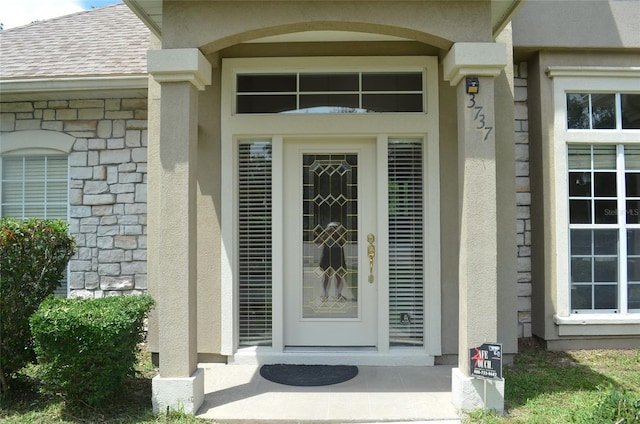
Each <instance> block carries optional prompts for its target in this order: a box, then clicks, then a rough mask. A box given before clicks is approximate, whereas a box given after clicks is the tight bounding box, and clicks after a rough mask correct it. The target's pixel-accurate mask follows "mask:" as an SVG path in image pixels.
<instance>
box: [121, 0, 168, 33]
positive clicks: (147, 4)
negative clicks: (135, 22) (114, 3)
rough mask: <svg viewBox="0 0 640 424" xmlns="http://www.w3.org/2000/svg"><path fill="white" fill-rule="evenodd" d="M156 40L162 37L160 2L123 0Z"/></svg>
mask: <svg viewBox="0 0 640 424" xmlns="http://www.w3.org/2000/svg"><path fill="white" fill-rule="evenodd" d="M123 1H124V4H126V5H127V6H128V7H129V9H131V11H133V13H135V14H136V15H137V16H138V18H140V20H141V21H142V22H143V23H144V24H145V25H146V26H147V28H149V30H151V32H152V33H153V34H154V35H155V36H156V37H158V38H160V37H161V35H162V0H123Z"/></svg>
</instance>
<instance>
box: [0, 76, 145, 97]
mask: <svg viewBox="0 0 640 424" xmlns="http://www.w3.org/2000/svg"><path fill="white" fill-rule="evenodd" d="M148 84H149V76H148V75H146V74H141V75H127V76H88V77H61V78H52V77H48V78H22V79H0V95H1V96H2V100H3V101H13V100H18V99H22V98H26V97H29V98H34V99H35V97H38V98H46V97H53V96H55V97H58V96H59V95H60V94H63V93H64V94H65V95H69V96H72V97H78V96H80V97H87V96H91V95H93V94H95V93H98V92H109V93H121V94H122V93H125V92H132V94H134V95H135V94H142V93H144V92H146V90H147V88H148ZM82 93H86V94H82ZM34 96H35V97H34Z"/></svg>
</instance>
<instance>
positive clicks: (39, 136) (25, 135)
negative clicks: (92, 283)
mask: <svg viewBox="0 0 640 424" xmlns="http://www.w3.org/2000/svg"><path fill="white" fill-rule="evenodd" d="M75 141H76V138H75V137H73V136H70V135H68V134H64V133H61V132H57V131H46V130H27V131H15V132H11V133H4V134H0V175H2V158H5V157H11V156H66V157H67V158H68V156H69V154H70V153H71V150H72V148H73V144H74V143H75ZM67 175H69V163H68V162H67ZM1 198H2V184H1V183H0V199H1ZM1 208H2V204H1V203H0V216H2V210H1ZM69 209H70V208H69V188H68V186H67V216H66V217H65V218H64V219H65V220H66V221H67V222H68V221H69ZM66 277H67V293H66V295H67V296H68V295H69V284H68V281H69V267H67V276H66Z"/></svg>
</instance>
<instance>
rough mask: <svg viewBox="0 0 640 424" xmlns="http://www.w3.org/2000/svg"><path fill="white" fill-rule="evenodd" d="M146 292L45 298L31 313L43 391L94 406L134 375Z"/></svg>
mask: <svg viewBox="0 0 640 424" xmlns="http://www.w3.org/2000/svg"><path fill="white" fill-rule="evenodd" d="M153 303H154V302H153V299H152V298H151V297H150V296H149V295H131V296H111V297H106V298H99V299H88V300H84V299H80V298H74V299H66V298H55V297H53V296H51V297H49V298H47V299H46V300H45V301H44V302H43V303H42V305H40V308H38V310H37V311H36V313H35V314H34V315H33V316H32V317H31V331H32V333H33V336H34V338H35V351H36V355H37V357H38V363H39V377H40V378H41V380H42V389H43V390H44V391H45V392H49V393H54V394H55V393H57V394H62V395H64V396H65V397H66V398H67V399H68V400H72V401H74V400H79V401H83V402H86V403H88V404H90V405H94V406H97V405H98V404H99V403H100V402H102V401H105V400H107V399H109V398H110V397H112V396H113V395H114V394H115V393H117V392H118V391H121V390H122V389H123V387H124V384H125V382H126V379H127V377H130V376H134V374H135V370H134V365H135V363H136V354H137V352H138V345H139V343H140V342H142V341H143V338H144V328H143V324H144V319H145V317H146V316H147V314H148V313H149V311H150V310H151V308H152V307H153Z"/></svg>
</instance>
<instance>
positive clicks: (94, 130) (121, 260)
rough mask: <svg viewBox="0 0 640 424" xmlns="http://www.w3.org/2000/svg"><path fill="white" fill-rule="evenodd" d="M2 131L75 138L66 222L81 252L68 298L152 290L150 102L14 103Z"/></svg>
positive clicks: (5, 107)
mask: <svg viewBox="0 0 640 424" xmlns="http://www.w3.org/2000/svg"><path fill="white" fill-rule="evenodd" d="M0 106H1V109H0V111H1V121H0V122H1V127H0V129H1V130H2V131H3V132H9V131H22V130H51V131H59V132H64V133H66V134H69V135H71V136H73V137H76V141H75V143H74V145H73V149H72V152H71V153H70V155H69V224H70V232H71V234H72V235H74V236H75V238H76V242H77V252H76V254H75V256H74V257H73V258H72V259H71V262H70V264H69V269H70V275H69V282H68V284H69V288H70V294H71V296H82V297H102V296H110V295H118V294H125V293H127V294H128V293H137V292H142V291H145V290H146V288H147V262H146V261H147V99H146V98H134V99H129V98H125V99H120V98H118V99H91V100H48V101H33V102H11V103H2V104H1V105H0Z"/></svg>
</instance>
